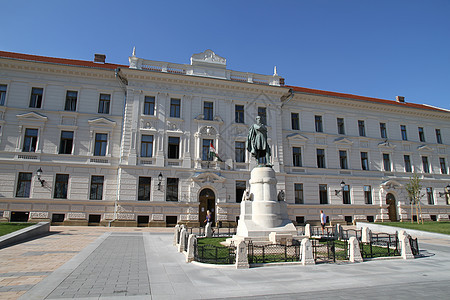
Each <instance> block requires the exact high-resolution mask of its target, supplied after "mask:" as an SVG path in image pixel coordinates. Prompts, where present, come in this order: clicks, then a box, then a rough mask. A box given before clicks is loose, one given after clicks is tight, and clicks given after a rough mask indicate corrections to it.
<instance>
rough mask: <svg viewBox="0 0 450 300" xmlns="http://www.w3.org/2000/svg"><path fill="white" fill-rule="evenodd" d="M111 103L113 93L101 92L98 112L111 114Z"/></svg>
mask: <svg viewBox="0 0 450 300" xmlns="http://www.w3.org/2000/svg"><path fill="white" fill-rule="evenodd" d="M110 104H111V95H109V94H100V98H99V100H98V113H99V114H109V107H110Z"/></svg>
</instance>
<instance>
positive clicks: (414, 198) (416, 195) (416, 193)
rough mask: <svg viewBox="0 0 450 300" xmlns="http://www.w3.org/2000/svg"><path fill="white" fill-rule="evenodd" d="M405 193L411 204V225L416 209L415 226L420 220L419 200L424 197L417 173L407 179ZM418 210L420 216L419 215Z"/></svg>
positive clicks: (420, 208)
mask: <svg viewBox="0 0 450 300" xmlns="http://www.w3.org/2000/svg"><path fill="white" fill-rule="evenodd" d="M405 189H406V192H407V193H408V196H409V199H410V201H411V202H410V203H411V223H412V222H413V216H414V209H413V207H414V206H415V207H416V216H417V224H419V219H421V220H422V224H423V219H422V207H421V206H420V199H421V198H422V197H423V196H424V194H421V193H420V191H421V190H422V185H421V184H420V178H419V175H417V173H414V175H413V177H410V178H409V182H408V183H407V184H406V187H405ZM419 210H420V215H419Z"/></svg>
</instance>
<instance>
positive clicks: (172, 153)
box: [167, 136, 180, 159]
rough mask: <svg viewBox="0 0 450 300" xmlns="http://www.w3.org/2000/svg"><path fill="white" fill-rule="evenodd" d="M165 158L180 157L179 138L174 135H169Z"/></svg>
mask: <svg viewBox="0 0 450 300" xmlns="http://www.w3.org/2000/svg"><path fill="white" fill-rule="evenodd" d="M167 158H171V159H179V158H180V138H179V137H175V136H169V148H168V151H167Z"/></svg>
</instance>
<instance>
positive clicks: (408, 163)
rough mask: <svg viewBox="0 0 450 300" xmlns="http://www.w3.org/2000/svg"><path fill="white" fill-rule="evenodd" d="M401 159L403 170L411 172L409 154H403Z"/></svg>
mask: <svg viewBox="0 0 450 300" xmlns="http://www.w3.org/2000/svg"><path fill="white" fill-rule="evenodd" d="M403 161H404V162H405V172H412V168H411V158H410V156H409V155H403Z"/></svg>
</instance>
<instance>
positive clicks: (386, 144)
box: [378, 141, 397, 150]
mask: <svg viewBox="0 0 450 300" xmlns="http://www.w3.org/2000/svg"><path fill="white" fill-rule="evenodd" d="M395 147H397V146H396V145H394V144H391V143H389V142H388V141H384V142H381V143H379V144H378V148H385V149H392V150H393V149H394V148H395Z"/></svg>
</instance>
